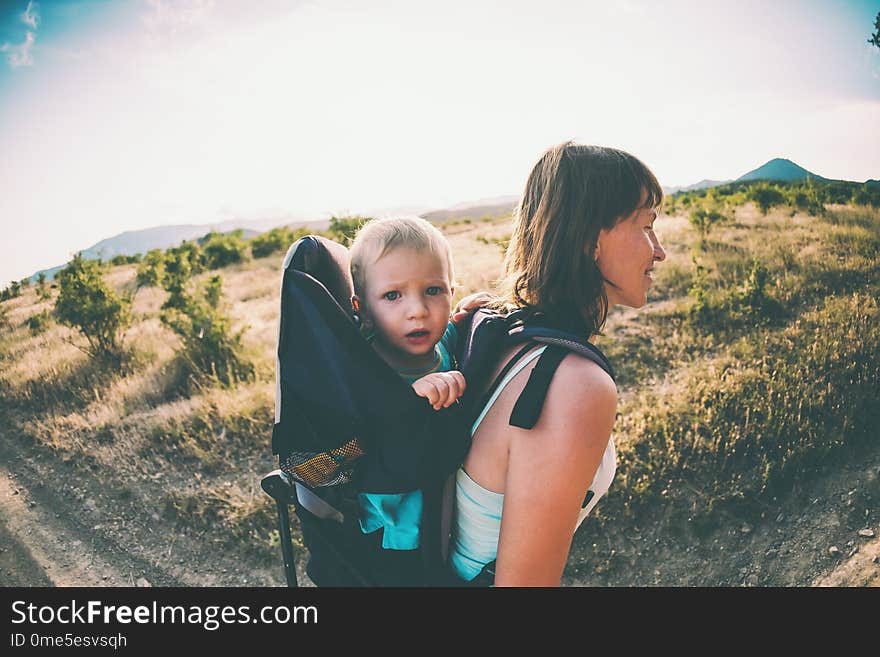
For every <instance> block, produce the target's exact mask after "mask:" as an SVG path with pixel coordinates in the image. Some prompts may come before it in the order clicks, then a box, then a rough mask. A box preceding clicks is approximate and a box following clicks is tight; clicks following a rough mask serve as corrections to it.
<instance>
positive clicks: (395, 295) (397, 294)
mask: <svg viewBox="0 0 880 657" xmlns="http://www.w3.org/2000/svg"><path fill="white" fill-rule="evenodd" d="M382 298H383V299H388V301H397V300H398V299H399V298H400V292H398V291H396V290H392V291H391V292H386V293H385V294H383V295H382Z"/></svg>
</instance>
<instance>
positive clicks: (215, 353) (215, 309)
mask: <svg viewBox="0 0 880 657" xmlns="http://www.w3.org/2000/svg"><path fill="white" fill-rule="evenodd" d="M221 284H222V281H221V279H220V277H219V276H213V277H211V279H210V280H209V281H208V282H207V283H205V284H204V285H202V286H200V287H199V288H198V289H197V290H196V291H195V292H194V293H193V294H190V293H189V292H188V291H187V290H186V288H183V287H182V288H181V289H180V290H179V291H177V292H175V293H174V295H173V296H172V297H169V299H168V300H167V301H166V303H165V305H163V306H162V312H161V315H160V318H161V320H162V323H163V324H165V325H166V326H168V327H169V328H170V329H171V330H172V331H174V332H175V333H177V335H179V336H180V338H181V340H182V342H183V350H182V351H181V353H180V357H181V359H182V362H183V365H184V375H185V376H184V380H185V382H186V384H187V385H189V384H193V383H195V384H200V383H201V382H202V381H204V380H213V381H217V382H219V383H221V384H223V385H233V384H235V383H236V382H238V381H250V380H252V379H253V378H254V374H255V370H254V366H253V365H252V364H251V363H250V362H248V361H247V360H245V359H244V358H243V357H242V356H241V336H242V335H243V334H244V329H243V330H241V331H239V332H238V333H236V334H234V335H232V334H231V333H230V320H229V318H228V317H227V316H226V315H225V314H224V313H223V309H222V305H221V302H222V292H221Z"/></svg>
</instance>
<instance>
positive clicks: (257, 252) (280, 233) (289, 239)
mask: <svg viewBox="0 0 880 657" xmlns="http://www.w3.org/2000/svg"><path fill="white" fill-rule="evenodd" d="M309 234H311V231H310V230H309V229H308V228H297V229H296V230H291V229H290V228H288V227H287V226H281V227H279V228H273V229H272V230H270V231H269V232H267V233H263V234H262V235H257V236H256V237H254V238H253V239H252V240H251V255H253V257H255V258H265V257H266V256H269V255H272V254H273V253H277V252H278V251H286V250H287V249H288V248H289V247H290V245H291V244H293V243H294V242H296V241H297V240H298V239H300V238H301V237H305V236H306V235H309Z"/></svg>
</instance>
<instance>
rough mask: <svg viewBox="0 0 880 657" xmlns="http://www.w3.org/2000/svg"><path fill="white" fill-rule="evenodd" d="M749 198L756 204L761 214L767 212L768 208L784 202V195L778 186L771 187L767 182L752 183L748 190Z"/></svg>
mask: <svg viewBox="0 0 880 657" xmlns="http://www.w3.org/2000/svg"><path fill="white" fill-rule="evenodd" d="M749 200H750V201H753V202H754V203H755V204H756V205H757V206H758V208H759V209H760V210H761V214H767V211H768V210H770V208H772V207H774V206H776V205H782V204H783V203H785V195H784V194H783V193H782V192H781V191H780V190H779V188H778V187H775V186H773V187H771V186H770V185H768V184H767V183H760V184H757V185H754V186H753V187H752V188H751V189H750V190H749Z"/></svg>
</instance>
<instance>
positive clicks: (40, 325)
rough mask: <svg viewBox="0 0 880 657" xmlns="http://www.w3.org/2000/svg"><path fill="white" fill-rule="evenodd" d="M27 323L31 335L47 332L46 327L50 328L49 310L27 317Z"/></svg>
mask: <svg viewBox="0 0 880 657" xmlns="http://www.w3.org/2000/svg"><path fill="white" fill-rule="evenodd" d="M26 324H27V326H28V328H29V329H30V331H31V335H39V334H40V333H45V332H46V329H48V328H49V311H48V310H44V311H42V312H39V313H37V314H36V315H31V316H30V317H28V318H27V322H26Z"/></svg>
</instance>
